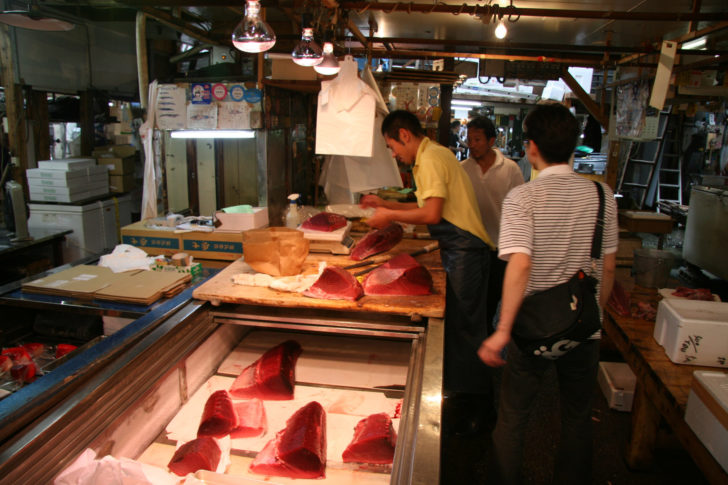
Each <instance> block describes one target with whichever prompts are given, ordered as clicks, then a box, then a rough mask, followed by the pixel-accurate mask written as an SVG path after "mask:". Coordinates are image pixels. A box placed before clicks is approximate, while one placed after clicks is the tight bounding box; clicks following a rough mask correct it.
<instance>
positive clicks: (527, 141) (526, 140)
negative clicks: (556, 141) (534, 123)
mask: <svg viewBox="0 0 728 485" xmlns="http://www.w3.org/2000/svg"><path fill="white" fill-rule="evenodd" d="M530 141H531V140H529V139H528V138H524V139H523V148H528V143H529V142H530Z"/></svg>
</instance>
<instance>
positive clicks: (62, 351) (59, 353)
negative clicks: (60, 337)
mask: <svg viewBox="0 0 728 485" xmlns="http://www.w3.org/2000/svg"><path fill="white" fill-rule="evenodd" d="M77 348H78V347H76V346H75V345H71V344H58V345H56V359H60V358H61V357H63V356H64V355H66V354H68V353H70V352H73V351H74V350H76V349H77Z"/></svg>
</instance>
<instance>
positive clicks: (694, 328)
mask: <svg viewBox="0 0 728 485" xmlns="http://www.w3.org/2000/svg"><path fill="white" fill-rule="evenodd" d="M653 335H654V337H655V340H656V341H657V343H658V344H660V345H662V346H663V347H664V348H665V353H666V354H667V356H668V358H669V359H670V360H671V361H673V362H675V363H676V364H690V365H706V366H710V367H723V368H728V303H721V302H715V301H698V300H684V299H676V298H666V299H664V300H661V301H660V304H659V305H658V307H657V318H656V319H655V330H654V334H653Z"/></svg>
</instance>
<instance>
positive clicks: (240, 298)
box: [193, 239, 445, 318]
mask: <svg viewBox="0 0 728 485" xmlns="http://www.w3.org/2000/svg"><path fill="white" fill-rule="evenodd" d="M430 242H432V241H427V240H415V239H403V240H402V241H401V242H400V243H399V244H398V245H397V246H395V248H394V249H392V250H391V251H389V254H391V255H392V256H394V255H396V254H399V253H401V252H407V253H409V252H412V251H415V250H417V249H419V248H421V247H423V246H425V245H427V244H428V243H430ZM417 260H418V261H419V262H420V263H421V264H423V265H424V266H425V267H426V268H427V269H428V270H429V271H430V274H431V275H432V280H433V294H432V295H425V296H408V297H401V296H364V297H362V298H360V299H359V300H357V301H348V300H321V299H317V298H309V297H306V296H303V295H301V294H298V293H289V292H283V291H277V290H272V289H270V288H261V287H253V286H241V285H236V284H234V283H232V281H231V278H232V276H233V275H235V274H238V273H241V272H243V268H244V265H243V260H242V258H241V259H239V260H237V261H234V262H232V263H231V264H230V265H229V266H228V267H227V268H225V269H224V270H222V271H221V272H220V273H218V274H217V275H215V276H214V277H212V278H211V279H210V280H208V281H206V282H205V283H203V284H202V285H201V286H199V287H198V288H196V289H195V290H194V292H193V297H194V298H198V299H201V300H207V301H211V302H212V303H213V304H220V303H245V304H253V305H266V306H281V307H287V308H317V309H330V310H342V311H357V312H375V313H389V314H395V315H408V316H422V317H436V318H442V317H444V315H445V272H444V270H443V269H442V266H441V263H440V254H439V252H435V253H429V254H423V255H421V256H418V257H417ZM322 261H325V262H326V263H327V264H332V265H335V266H347V265H349V264H352V263H354V262H355V261H352V260H350V259H349V258H348V257H347V256H335V255H331V254H323V253H321V254H309V255H308V257H307V258H306V261H305V262H304V266H303V269H302V272H304V273H311V272H315V271H316V268H318V265H319V262H322ZM358 269H360V268H357V270H358ZM352 272H354V271H352Z"/></svg>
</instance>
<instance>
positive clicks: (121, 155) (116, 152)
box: [93, 145, 137, 193]
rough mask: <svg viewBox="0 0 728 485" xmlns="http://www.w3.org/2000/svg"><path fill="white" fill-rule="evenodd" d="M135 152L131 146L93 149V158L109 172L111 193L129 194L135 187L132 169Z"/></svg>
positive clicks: (134, 163)
mask: <svg viewBox="0 0 728 485" xmlns="http://www.w3.org/2000/svg"><path fill="white" fill-rule="evenodd" d="M136 153H137V150H136V148H135V147H134V146H132V145H108V146H105V147H99V148H96V149H94V151H93V156H94V157H95V158H96V160H98V163H99V165H103V166H106V168H108V170H109V188H110V189H111V192H114V193H121V192H130V191H131V190H133V189H134V188H135V186H136V183H135V179H134V168H135V165H136Z"/></svg>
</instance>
